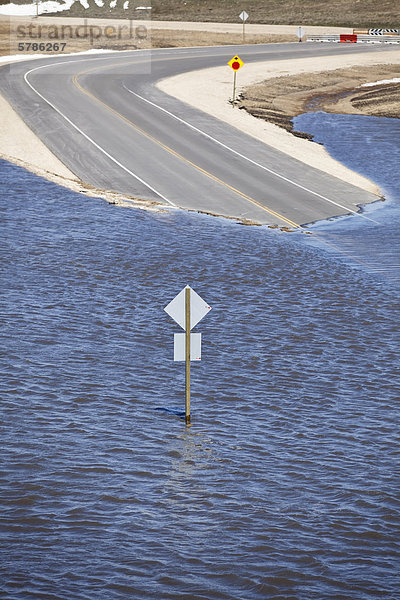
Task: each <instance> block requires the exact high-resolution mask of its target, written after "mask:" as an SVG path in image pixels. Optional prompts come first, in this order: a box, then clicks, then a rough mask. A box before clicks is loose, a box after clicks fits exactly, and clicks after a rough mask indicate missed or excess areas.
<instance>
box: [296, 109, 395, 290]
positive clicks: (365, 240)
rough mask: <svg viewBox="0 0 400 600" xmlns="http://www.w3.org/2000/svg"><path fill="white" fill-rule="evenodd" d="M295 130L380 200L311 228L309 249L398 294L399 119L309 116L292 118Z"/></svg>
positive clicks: (317, 114)
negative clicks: (319, 249) (368, 182)
mask: <svg viewBox="0 0 400 600" xmlns="http://www.w3.org/2000/svg"><path fill="white" fill-rule="evenodd" d="M294 125H295V128H296V129H298V130H300V131H306V132H307V133H310V134H312V135H313V136H314V140H315V141H316V142H320V143H323V144H324V146H325V147H326V149H327V150H328V152H329V153H330V154H331V155H332V156H333V157H334V158H336V159H337V160H339V161H340V162H342V163H344V164H345V165H346V166H348V167H350V168H351V169H353V170H355V171H357V172H358V173H361V174H362V175H364V176H365V177H368V178H369V179H372V181H374V182H375V183H376V184H378V185H379V188H380V190H381V192H382V194H383V195H384V198H385V201H384V203H383V204H382V203H381V202H377V203H373V204H370V205H367V206H365V207H364V210H363V212H362V214H361V216H358V217H355V218H347V217H344V218H341V219H338V220H336V222H332V220H331V221H325V222H320V223H317V224H315V225H314V226H313V227H312V231H313V233H314V236H313V237H312V241H311V243H316V244H319V243H322V246H323V247H325V248H326V249H330V250H331V251H334V253H335V254H338V253H339V254H341V255H342V257H343V258H344V259H345V260H346V257H347V261H348V264H352V265H353V266H357V265H359V267H360V268H361V269H362V270H364V271H365V270H367V271H368V272H370V273H373V274H375V275H376V276H378V277H381V278H382V282H383V285H384V286H385V287H387V286H388V285H391V286H394V287H396V288H397V290H398V289H400V260H399V257H400V119H388V118H378V117H367V116H363V115H336V114H327V113H324V112H315V113H314V112H311V113H306V114H303V115H300V116H299V117H296V118H295V119H294ZM310 239H311V238H310Z"/></svg>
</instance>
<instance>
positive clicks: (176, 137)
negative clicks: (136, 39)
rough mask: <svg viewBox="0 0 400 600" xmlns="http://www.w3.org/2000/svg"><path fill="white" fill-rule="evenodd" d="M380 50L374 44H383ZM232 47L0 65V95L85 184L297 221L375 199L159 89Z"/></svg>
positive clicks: (337, 48)
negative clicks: (162, 81)
mask: <svg viewBox="0 0 400 600" xmlns="http://www.w3.org/2000/svg"><path fill="white" fill-rule="evenodd" d="M385 49H386V48H382V49H380V51H382V52H384V51H385ZM371 50H373V51H377V47H376V46H373V47H370V46H363V47H360V46H354V45H338V44H313V43H307V44H271V45H264V46H244V47H241V48H240V56H241V58H242V59H243V60H244V61H245V62H253V61H257V60H274V61H275V60H287V59H290V58H293V59H301V58H302V57H309V56H324V55H334V54H339V53H340V54H343V53H352V52H369V51H371ZM234 52H235V49H234V48H232V47H215V48H182V49H166V50H154V51H152V52H148V51H132V52H128V53H123V54H115V53H110V54H101V55H93V56H91V55H83V56H69V57H67V56H66V57H60V56H57V57H53V58H50V57H49V58H45V59H43V60H35V61H27V62H24V63H14V64H12V65H10V66H9V65H6V66H4V67H2V68H1V69H0V81H1V86H2V91H3V93H4V95H5V96H6V98H7V99H8V100H9V101H10V103H11V104H12V105H13V106H14V108H15V109H16V110H17V112H18V113H19V114H20V115H21V116H22V117H23V119H24V120H25V122H26V123H27V124H28V125H29V126H30V127H31V129H33V131H35V133H37V135H38V136H39V137H40V138H41V139H42V140H43V141H44V143H45V144H46V145H47V146H48V147H49V148H50V149H51V150H52V151H53V152H54V154H56V156H58V157H59V158H60V159H61V161H62V162H63V163H64V164H66V165H67V166H68V167H69V169H70V170H71V171H73V172H74V173H75V174H76V175H77V176H78V177H79V178H80V179H81V180H83V181H85V182H87V183H89V184H91V185H93V186H95V187H97V188H104V189H108V190H114V191H118V192H122V193H125V194H129V195H132V196H137V197H141V198H148V199H152V200H160V201H162V202H163V203H165V204H169V205H171V206H179V207H184V208H189V209H195V210H202V211H209V212H212V213H216V214H221V215H227V216H234V217H239V218H246V219H252V220H255V221H259V222H261V223H277V224H279V225H282V224H284V225H290V226H297V225H301V224H305V223H309V222H312V221H315V220H318V219H324V218H328V217H331V216H335V215H339V214H345V213H348V212H354V211H357V205H359V204H364V203H366V202H370V201H372V200H375V199H376V197H375V196H372V194H368V193H367V192H364V191H362V190H360V189H359V188H356V187H354V186H351V185H349V184H346V183H344V182H342V181H341V180H339V179H337V178H335V177H332V176H330V175H325V174H324V173H322V172H321V171H319V170H315V169H313V168H311V167H308V166H306V165H305V164H303V163H301V162H299V161H297V160H295V159H293V158H290V157H289V156H287V155H285V154H282V153H280V152H279V151H277V150H275V149H273V148H271V147H269V146H267V145H265V144H263V143H261V142H259V141H257V140H255V139H254V138H252V137H250V136H247V135H245V134H243V133H242V132H240V131H238V130H236V129H235V128H233V127H231V126H229V125H227V124H226V123H222V122H221V121H219V120H217V119H214V118H213V117H211V116H209V115H206V114H205V113H202V112H200V111H198V110H195V109H193V108H191V107H189V106H187V105H186V104H184V103H181V102H179V101H178V100H176V99H175V98H172V97H170V96H167V95H166V94H164V93H162V92H161V91H160V90H158V89H157V88H156V87H155V85H154V84H155V82H156V81H158V80H160V79H161V78H164V77H168V76H171V75H175V74H177V73H181V72H184V71H191V70H195V69H200V68H205V67H212V66H219V65H224V64H226V63H227V61H228V60H229V59H230V58H231V57H232V55H233V54H234Z"/></svg>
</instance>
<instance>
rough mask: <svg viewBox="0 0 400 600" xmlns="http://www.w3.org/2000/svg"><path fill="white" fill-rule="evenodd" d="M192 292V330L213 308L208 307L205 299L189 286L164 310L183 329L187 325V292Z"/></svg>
mask: <svg viewBox="0 0 400 600" xmlns="http://www.w3.org/2000/svg"><path fill="white" fill-rule="evenodd" d="M186 288H189V290H190V329H193V327H194V326H195V325H197V323H198V322H199V321H201V319H202V318H203V317H205V316H206V314H207V313H208V311H210V310H211V306H208V304H207V302H204V300H203V298H201V297H200V296H199V294H197V293H196V292H195V291H194V290H192V288H191V287H189V286H188V285H187V286H186V287H184V288H183V290H182V291H181V292H179V294H178V295H177V296H175V298H174V299H173V300H171V302H170V303H169V304H168V305H167V306H166V307H165V308H164V310H165V312H166V313H167V314H169V316H170V317H172V318H173V319H174V321H176V323H178V325H180V326H181V327H182V329H186V324H185V316H186V311H185V290H186Z"/></svg>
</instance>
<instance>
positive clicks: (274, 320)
mask: <svg viewBox="0 0 400 600" xmlns="http://www.w3.org/2000/svg"><path fill="white" fill-rule="evenodd" d="M1 172H2V178H1V184H0V185H1V188H2V193H1V223H2V230H1V238H2V244H1V247H2V251H1V252H2V262H1V271H2V294H1V299H0V302H1V310H0V318H1V321H2V343H1V354H2V359H1V360H2V362H1V371H0V376H1V390H2V391H1V430H2V444H1V461H2V466H1V470H0V479H1V484H0V487H1V500H0V511H1V515H2V517H1V518H2V543H1V550H0V553H1V561H0V596H1V598H4V599H6V600H28V599H29V600H31V599H39V598H40V599H49V600H61V599H62V600H98V599H103V598H104V599H107V600H114V599H115V600H117V599H124V600H125V599H132V598H133V599H135V600H142V599H150V598H152V599H154V598H156V599H160V600H167V599H185V600H195V599H196V600H197V599H202V600H225V599H226V600H266V599H268V600H325V599H326V600H333V599H335V600H336V599H337V600H339V599H340V600H350V599H354V600H377V599H378V598H379V599H385V600H389V599H390V600H395V599H398V598H399V590H400V546H399V508H400V503H399V492H400V482H399V446H398V444H399V431H398V422H399V416H400V415H399V411H400V409H399V403H398V400H399V395H400V394H399V388H398V379H396V374H397V375H398V346H397V342H398V337H397V327H398V316H396V303H397V302H398V293H397V287H396V285H395V283H396V282H395V280H393V279H392V278H391V277H389V276H388V274H389V275H390V273H392V271H390V270H386V271H379V272H378V271H374V270H373V269H372V270H371V268H370V265H369V263H368V261H367V262H365V263H359V262H355V261H352V256H351V255H350V254H346V255H345V256H344V255H343V254H341V253H340V252H338V251H337V250H335V249H331V248H330V247H328V246H327V245H326V240H325V239H323V236H324V235H326V232H327V231H328V225H327V224H320V225H315V226H313V227H312V228H311V231H313V235H306V234H304V233H303V234H297V233H282V232H277V231H274V230H270V229H268V228H264V227H259V228H257V227H244V226H242V225H238V224H236V223H233V222H231V221H227V220H223V219H216V218H212V217H207V216H202V215H197V214H194V213H184V212H179V211H168V212H166V213H163V214H152V213H146V212H142V211H137V210H132V209H129V208H121V207H116V206H111V205H108V204H106V203H105V202H103V201H102V200H98V199H91V198H85V197H83V196H80V195H78V194H75V193H73V192H70V191H67V190H65V189H63V188H60V187H57V186H56V185H53V184H51V183H48V182H46V181H44V180H42V179H40V178H38V177H35V176H34V175H32V174H30V173H28V172H26V171H24V170H23V169H21V168H19V167H16V166H13V165H10V164H8V163H5V162H2V163H1ZM388 206H389V204H388ZM381 209H382V210H381ZM383 210H386V208H385V209H383V208H382V205H381V208H379V209H375V210H374V211H373V215H374V218H375V217H376V218H378V215H379V218H381V216H382V211H383ZM356 219H358V217H350V218H349V219H347V220H346V219H340V220H338V221H337V222H334V223H330V224H329V226H332V227H333V228H334V233H332V234H331V236H332V237H331V238H330V241H332V240H333V242H334V243H335V244H338V243H339V242H340V232H341V231H342V232H343V231H345V234H346V235H347V236H348V237H349V238H350V232H351V230H349V229H348V227H349V225H347V222H348V221H349V220H353V222H355V221H356ZM370 226H371V224H370V223H369V222H363V221H361V220H360V224H357V225H353V227H355V228H356V230H357V235H358V237H359V239H360V240H361V239H362V233H360V232H362V230H363V227H364V230H368V231H369V230H370V229H369V228H370ZM374 227H375V232H376V231H377V230H378V229H379V228H378V226H374ZM343 228H344V229H343ZM346 228H347V229H346ZM379 231H380V229H379ZM345 234H343V235H345ZM335 235H336V238H335ZM327 248H329V249H328V250H327ZM367 263H368V264H367ZM186 284H190V285H191V286H192V287H193V288H194V289H195V290H196V291H197V292H198V293H199V294H200V295H201V296H202V297H203V298H204V299H205V300H206V301H207V302H208V303H209V304H210V305H211V306H212V310H211V311H210V313H209V314H208V315H207V316H206V317H205V318H204V320H203V321H201V322H200V323H199V324H198V325H197V327H196V328H195V331H199V332H202V334H203V358H202V361H201V362H200V363H195V364H193V368H192V420H193V425H192V426H191V427H189V428H187V427H186V426H185V424H184V421H183V420H182V418H181V414H182V410H183V407H184V365H183V363H174V362H173V333H174V332H178V331H179V327H178V326H177V325H175V324H174V323H173V322H172V321H171V319H170V318H169V317H168V316H167V315H166V313H165V312H164V311H163V307H164V306H165V305H166V304H167V303H168V302H169V301H170V300H171V299H172V298H173V297H174V296H175V295H176V294H177V293H178V292H179V291H180V290H181V289H182V288H183V287H184V286H185V285H186Z"/></svg>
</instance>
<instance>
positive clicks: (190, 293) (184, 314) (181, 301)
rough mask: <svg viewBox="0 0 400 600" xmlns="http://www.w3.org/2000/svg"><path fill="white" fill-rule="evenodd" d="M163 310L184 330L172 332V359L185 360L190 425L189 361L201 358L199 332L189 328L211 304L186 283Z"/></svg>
mask: <svg viewBox="0 0 400 600" xmlns="http://www.w3.org/2000/svg"><path fill="white" fill-rule="evenodd" d="M164 310H165V312H166V313H167V314H168V315H169V316H170V317H172V318H173V319H174V321H176V323H178V325H180V326H181V327H182V329H184V330H185V333H175V334H174V360H175V361H185V421H186V425H190V361H191V360H201V333H191V330H192V329H193V327H195V326H196V325H197V323H198V322H199V321H201V319H202V318H203V317H204V316H205V315H206V314H207V313H208V311H209V310H211V306H208V304H207V303H206V302H204V300H203V299H202V298H201V297H200V296H199V295H198V294H196V292H195V291H194V290H192V288H191V287H189V286H188V285H187V286H186V287H185V288H183V290H182V291H181V292H179V294H178V295H177V296H175V298H174V299H173V300H171V302H170V303H169V304H168V305H167V306H166V307H165V308H164Z"/></svg>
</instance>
